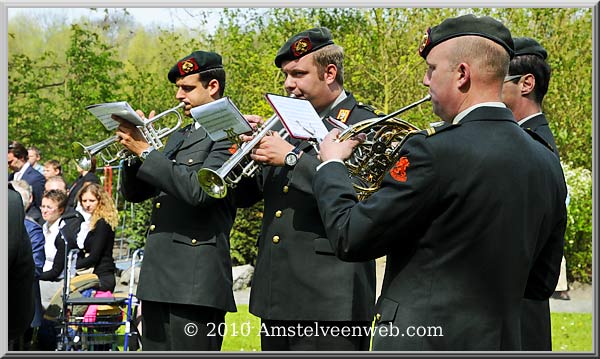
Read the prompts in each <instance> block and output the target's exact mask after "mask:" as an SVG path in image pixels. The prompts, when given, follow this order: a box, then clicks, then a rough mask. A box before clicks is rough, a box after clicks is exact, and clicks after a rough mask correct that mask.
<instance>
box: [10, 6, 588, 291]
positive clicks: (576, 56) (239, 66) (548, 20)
mask: <svg viewBox="0 0 600 359" xmlns="http://www.w3.org/2000/svg"><path fill="white" fill-rule="evenodd" d="M218 12H219V14H220V19H219V20H218V21H209V19H210V18H211V17H210V14H211V13H214V11H212V9H195V11H191V10H190V11H189V14H190V16H193V17H194V20H195V21H196V23H197V24H198V27H197V28H193V27H190V26H186V27H182V28H160V27H157V26H154V27H146V28H144V27H142V26H140V25H139V24H136V23H134V22H133V21H132V18H131V17H130V16H129V14H128V12H127V10H126V9H111V10H108V9H107V10H104V18H103V19H101V20H95V21H93V22H89V21H88V20H85V19H81V20H79V21H76V22H75V23H74V24H71V25H70V24H67V23H66V22H65V21H64V19H60V18H58V19H52V18H43V19H35V21H34V20H32V19H30V18H27V17H23V16H20V17H15V18H11V19H10V21H9V23H8V30H9V38H8V55H9V56H8V90H9V91H8V92H9V93H8V95H9V98H8V104H9V106H8V138H9V139H10V140H13V139H15V140H19V141H21V142H23V143H24V144H25V145H26V146H29V145H36V146H38V147H39V148H40V149H41V151H42V156H43V158H42V161H46V160H49V159H57V160H59V161H60V162H62V163H63V168H64V170H65V174H66V178H67V180H69V181H72V180H73V179H74V178H75V177H76V176H77V173H76V172H75V166H74V165H73V164H72V161H71V158H72V155H71V146H70V143H72V142H74V141H79V142H82V143H83V144H85V145H90V144H93V143H96V142H98V141H100V140H103V139H105V138H107V137H108V136H110V135H111V134H110V133H108V132H106V131H105V130H104V128H103V127H102V126H101V125H100V124H99V122H97V121H95V119H94V118H93V117H92V116H91V115H90V114H89V113H87V112H86V111H85V109H84V108H85V106H87V105H91V104H94V103H99V102H108V101H115V100H121V101H129V102H130V103H131V104H132V106H133V107H134V108H136V109H141V110H143V111H144V112H145V113H146V114H148V113H149V112H150V111H151V110H156V111H157V112H162V111H164V110H166V109H169V108H172V107H174V106H175V105H176V100H175V98H174V94H175V87H174V86H173V84H171V83H170V82H168V81H167V79H166V74H167V71H168V70H169V69H170V67H171V66H173V64H174V63H175V62H176V61H177V60H178V59H180V58H181V57H183V56H185V55H187V54H189V53H190V52H191V51H193V50H197V49H202V50H213V51H217V52H219V53H220V54H221V55H222V56H223V62H224V65H225V68H226V70H227V85H226V89H225V95H226V96H229V97H231V98H232V99H233V101H234V102H235V103H236V105H237V106H238V107H239V108H240V109H241V111H242V112H243V113H247V114H257V115H261V116H265V117H269V116H271V114H272V113H273V111H272V110H271V108H270V107H269V106H268V104H267V102H266V101H265V99H264V94H265V93H268V92H270V93H279V94H283V93H285V91H284V89H283V81H284V77H283V74H282V73H281V71H280V70H279V69H277V68H276V67H275V66H274V64H273V59H274V57H275V53H276V52H277V50H278V49H279V46H281V44H283V43H284V42H285V41H286V39H287V38H288V37H289V36H291V35H292V34H294V33H297V32H299V31H301V30H305V29H307V28H310V27H314V26H327V27H329V28H330V29H331V30H332V32H333V35H334V39H335V42H336V43H337V44H339V45H341V46H342V47H343V48H344V51H345V60H344V74H345V87H346V88H347V89H348V90H349V91H351V92H353V93H354V95H355V96H356V98H357V99H358V100H359V101H363V102H366V103H368V104H371V105H373V106H374V107H376V108H377V109H380V110H382V111H384V112H387V113H390V112H392V111H395V110H397V109H399V108H401V107H403V106H405V105H407V104H409V103H412V102H414V101H416V100H417V99H420V98H422V97H423V96H424V95H425V94H426V93H427V88H425V87H424V86H423V85H422V79H423V75H424V72H425V64H424V61H423V60H422V59H421V58H420V57H419V56H418V54H417V48H418V46H419V43H420V42H421V39H422V37H423V35H424V33H425V30H426V29H427V28H428V27H429V26H432V25H435V24H437V23H440V22H441V21H442V20H443V19H445V18H447V17H451V16H457V15H460V14H464V13H468V12H472V13H475V14H476V15H491V16H494V17H495V18H497V19H499V20H500V21H503V22H504V23H505V24H506V25H507V26H508V27H509V28H510V30H511V33H512V34H513V36H530V37H534V38H536V39H537V40H538V41H539V42H540V43H541V44H542V45H543V46H544V47H546V49H547V50H548V53H549V57H548V61H549V63H550V65H551V67H552V71H553V73H552V79H551V81H550V87H549V90H548V94H547V95H546V98H545V100H544V112H545V114H546V116H547V118H548V119H549V121H550V126H551V129H552V131H553V132H554V135H555V137H556V143H557V147H558V149H559V151H560V154H561V159H562V160H563V161H564V162H565V163H569V166H570V167H571V168H573V169H576V171H579V173H583V172H582V171H583V170H584V169H587V170H591V169H592V164H591V163H592V162H591V161H592V81H591V79H592V11H591V9H590V8H574V7H573V8H514V9H513V8H480V9H464V8H463V9H459V8H446V9H444V8H399V7H397V8H337V9H334V8H260V9H252V8H246V9H244V8H229V9H227V8H225V9H220V10H218ZM209 22H210V31H205V29H206V28H208V27H209ZM573 74H576V76H574V75H573ZM402 117H403V119H405V120H407V121H409V122H411V123H414V124H415V125H417V126H418V127H421V128H424V127H426V126H428V124H429V123H431V122H435V121H437V120H438V119H437V118H436V117H435V116H434V115H433V114H432V113H431V106H428V105H423V106H419V107H417V108H414V109H412V110H410V111H408V112H406V113H405V114H403V115H402ZM172 122H173V121H172V120H165V126H168V125H170V124H171V123H172ZM161 126H162V125H161ZM568 181H569V179H568ZM570 181H574V180H573V179H572V180H570ZM586 183H587V182H586ZM590 183H591V182H590ZM580 185H582V186H583V185H584V184H583V183H579V182H577V183H575V184H572V185H571V184H570V186H571V187H573V188H572V191H573V192H572V193H571V196H572V203H571V207H570V208H569V210H570V214H569V221H570V222H569V227H568V228H567V244H566V247H565V249H566V254H565V256H566V257H567V266H568V267H569V273H570V279H571V280H584V281H587V280H589V279H590V271H591V195H589V196H588V195H587V194H585V195H583V194H581V196H583V197H581V196H580V195H579V194H577V193H575V192H577V191H578V189H577V188H576V187H580V189H581V190H582V191H584V190H585V191H588V192H589V193H591V184H589V186H588V185H587V184H585V186H584V187H581V186H580ZM588 192H586V193H588ZM577 196H580V197H577ZM586 196H588V197H586ZM576 197H577V198H576ZM581 198H584V199H581ZM588 199H589V200H588ZM582 201H583V202H582ZM574 202H577V203H578V204H574ZM573 206H575V207H576V208H573ZM138 207H139V211H140V215H139V216H138V215H136V216H135V217H134V218H137V219H136V220H138V221H139V223H136V226H137V227H132V229H131V231H132V236H133V238H135V241H138V240H142V238H143V237H144V233H138V232H137V231H141V232H145V226H144V224H145V220H146V216H147V213H145V210H146V207H144V205H141V206H140V205H136V207H135V208H136V210H135V211H136V212H137V211H138ZM259 218H260V208H259V207H256V208H254V209H248V210H240V211H238V217H237V219H236V223H235V225H234V230H233V232H232V253H234V254H233V257H234V261H235V262H236V263H252V261H253V256H254V255H255V253H254V251H255V250H256V249H255V242H256V239H257V238H258V233H259V231H260V229H259V225H260V223H259V222H260V221H259ZM129 223H132V222H131V221H130V222H129ZM588 223H590V224H588ZM133 228H137V229H133ZM585 278H587V279H585Z"/></svg>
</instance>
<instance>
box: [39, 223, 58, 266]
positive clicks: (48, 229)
mask: <svg viewBox="0 0 600 359" xmlns="http://www.w3.org/2000/svg"><path fill="white" fill-rule="evenodd" d="M59 222H60V218H59V219H57V220H56V221H55V222H54V223H52V225H51V226H48V222H46V223H44V225H43V226H42V230H43V231H44V239H45V240H46V243H45V244H44V252H45V253H46V261H45V262H44V269H43V270H44V272H46V271H49V270H50V269H52V264H54V256H56V246H55V245H54V240H55V239H56V236H58V224H59Z"/></svg>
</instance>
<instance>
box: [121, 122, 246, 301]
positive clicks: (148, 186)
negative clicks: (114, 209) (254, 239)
mask: <svg viewBox="0 0 600 359" xmlns="http://www.w3.org/2000/svg"><path fill="white" fill-rule="evenodd" d="M187 128H189V126H188V127H187ZM230 146H231V143H229V142H227V141H220V142H213V141H212V140H211V139H210V137H208V136H207V134H206V131H204V129H202V128H200V129H197V130H195V131H193V132H192V133H191V134H189V137H187V134H185V131H184V130H180V131H178V132H175V133H173V134H172V135H171V136H170V138H169V141H168V142H167V144H166V146H165V149H164V152H162V153H161V152H159V151H152V152H151V153H150V154H149V155H148V157H147V158H146V160H145V161H144V162H143V163H142V162H141V161H140V160H139V159H137V158H136V159H134V160H133V161H132V162H131V163H130V164H129V165H128V164H127V161H125V163H124V168H123V169H124V171H123V176H122V180H123V183H122V191H123V195H124V196H125V198H126V199H127V200H128V201H131V202H141V201H143V200H145V199H147V198H151V197H155V198H154V201H153V204H152V215H151V221H150V225H149V228H148V237H147V239H146V245H145V248H144V259H143V262H142V268H141V271H140V281H139V285H138V288H137V296H138V297H139V298H140V299H142V300H150V301H156V302H165V303H178V304H191V305H201V306H208V307H214V308H218V309H222V310H225V311H229V312H234V311H236V307H235V301H234V298H233V291H232V274H231V258H230V255H229V231H230V230H231V227H232V225H233V221H234V218H235V208H234V207H233V204H232V203H231V201H230V199H229V198H228V197H227V198H225V199H222V200H217V199H214V198H211V197H209V196H208V195H207V194H206V193H205V192H204V191H202V189H201V188H200V184H199V183H198V179H197V175H196V172H197V171H198V170H199V169H200V168H202V167H208V168H211V169H218V168H219V167H221V165H222V164H223V163H224V162H225V161H226V160H227V159H228V158H229V156H230V155H231V154H230V152H229V147H230Z"/></svg>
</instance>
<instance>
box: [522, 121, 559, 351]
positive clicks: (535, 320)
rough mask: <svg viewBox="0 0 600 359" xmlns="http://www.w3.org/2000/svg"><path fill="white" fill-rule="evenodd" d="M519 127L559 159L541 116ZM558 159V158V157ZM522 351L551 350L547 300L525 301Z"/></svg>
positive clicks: (547, 127) (545, 122) (550, 132)
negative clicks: (534, 134) (537, 137)
mask: <svg viewBox="0 0 600 359" xmlns="http://www.w3.org/2000/svg"><path fill="white" fill-rule="evenodd" d="M521 127H522V128H524V129H527V130H531V131H533V132H535V133H536V134H538V135H539V136H540V137H541V138H542V139H543V140H544V141H545V142H546V143H548V146H549V147H551V148H552V151H553V152H554V154H555V155H556V156H557V157H559V155H558V149H557V148H556V141H555V140H554V136H553V135H552V131H550V126H549V125H548V121H547V120H546V116H544V115H543V114H540V115H537V116H535V117H532V118H530V119H529V120H527V121H525V122H524V123H523V124H521ZM559 158H560V157H559ZM521 325H522V327H521V330H522V339H521V340H522V346H523V347H522V349H523V350H526V351H540V350H543V351H550V350H552V325H551V322H550V303H549V302H548V299H544V300H533V299H525V300H524V302H523V308H522V314H521Z"/></svg>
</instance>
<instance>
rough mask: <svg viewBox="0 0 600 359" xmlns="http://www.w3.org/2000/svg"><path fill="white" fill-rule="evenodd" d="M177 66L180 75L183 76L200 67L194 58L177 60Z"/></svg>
mask: <svg viewBox="0 0 600 359" xmlns="http://www.w3.org/2000/svg"><path fill="white" fill-rule="evenodd" d="M177 67H178V68H179V74H180V75H181V76H185V75H187V74H189V73H190V72H193V71H196V70H198V69H199V68H200V67H199V66H198V63H197V62H196V59H194V58H189V59H186V60H182V61H179V63H177Z"/></svg>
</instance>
